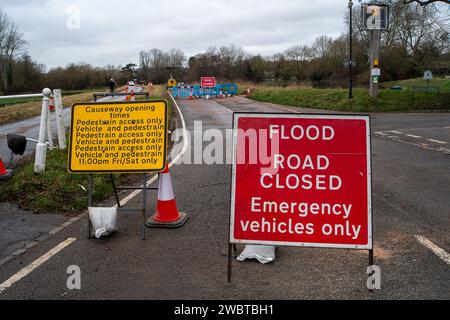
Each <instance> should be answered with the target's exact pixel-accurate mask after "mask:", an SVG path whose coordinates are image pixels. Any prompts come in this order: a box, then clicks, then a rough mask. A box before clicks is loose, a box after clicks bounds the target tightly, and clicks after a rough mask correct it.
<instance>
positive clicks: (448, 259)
mask: <svg viewBox="0 0 450 320" xmlns="http://www.w3.org/2000/svg"><path fill="white" fill-rule="evenodd" d="M415 238H416V239H417V241H419V242H420V243H421V244H422V245H424V246H425V247H427V248H428V249H430V250H431V251H433V253H434V254H435V255H437V256H438V257H439V258H441V259H442V260H444V262H445V263H447V264H448V265H450V254H449V253H448V252H446V251H445V250H444V249H442V248H440V247H438V246H437V245H435V244H434V243H433V242H431V241H430V240H428V239H427V238H425V237H423V236H415Z"/></svg>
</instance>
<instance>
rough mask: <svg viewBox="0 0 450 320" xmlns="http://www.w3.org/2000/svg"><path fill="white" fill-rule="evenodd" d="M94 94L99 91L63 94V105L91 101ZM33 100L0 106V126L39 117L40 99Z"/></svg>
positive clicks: (67, 105) (68, 105)
mask: <svg viewBox="0 0 450 320" xmlns="http://www.w3.org/2000/svg"><path fill="white" fill-rule="evenodd" d="M124 88H125V87H122V88H119V90H123V89H124ZM103 91H106V90H103ZM94 92H99V91H98V90H93V89H92V90H89V91H86V92H83V93H79V94H73V92H71V93H63V105H64V106H65V107H70V106H72V104H74V103H80V102H88V101H92V100H93V96H92V94H93V93H94ZM100 92H101V91H100ZM33 99H34V100H33V101H29V102H19V103H16V104H10V105H5V106H0V125H2V124H5V123H9V122H14V121H20V120H24V119H28V118H31V117H35V116H38V115H40V114H41V110H42V99H41V98H38V99H35V98H33Z"/></svg>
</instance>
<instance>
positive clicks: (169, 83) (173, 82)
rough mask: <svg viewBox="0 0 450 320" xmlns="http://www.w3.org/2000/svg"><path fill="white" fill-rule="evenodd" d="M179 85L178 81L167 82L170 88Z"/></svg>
mask: <svg viewBox="0 0 450 320" xmlns="http://www.w3.org/2000/svg"><path fill="white" fill-rule="evenodd" d="M176 85H177V80H175V79H169V81H167V86H168V87H169V88H172V87H175V86H176Z"/></svg>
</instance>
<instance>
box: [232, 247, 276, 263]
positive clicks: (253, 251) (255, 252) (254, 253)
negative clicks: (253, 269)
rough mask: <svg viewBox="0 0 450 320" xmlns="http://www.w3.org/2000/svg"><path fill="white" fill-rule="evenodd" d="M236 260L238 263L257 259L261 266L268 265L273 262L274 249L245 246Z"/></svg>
mask: <svg viewBox="0 0 450 320" xmlns="http://www.w3.org/2000/svg"><path fill="white" fill-rule="evenodd" d="M237 259H238V261H240V262H243V261H245V260H247V259H257V260H258V261H259V262H260V263H262V264H266V263H270V262H272V261H274V260H275V247H269V246H246V247H245V249H244V251H243V252H242V253H241V255H240V256H239V257H238V258H237Z"/></svg>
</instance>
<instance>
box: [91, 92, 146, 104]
mask: <svg viewBox="0 0 450 320" xmlns="http://www.w3.org/2000/svg"><path fill="white" fill-rule="evenodd" d="M130 95H131V94H130V93H126V92H117V93H94V102H97V100H98V98H105V97H128V96H130ZM134 95H135V96H145V98H146V99H150V93H149V92H134Z"/></svg>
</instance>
